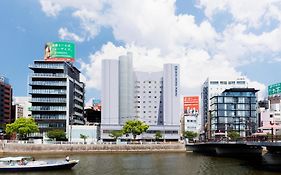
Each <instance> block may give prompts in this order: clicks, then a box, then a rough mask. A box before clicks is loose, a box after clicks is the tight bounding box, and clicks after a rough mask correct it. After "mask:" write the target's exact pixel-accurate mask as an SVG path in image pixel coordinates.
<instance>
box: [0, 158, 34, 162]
mask: <svg viewBox="0 0 281 175" xmlns="http://www.w3.org/2000/svg"><path fill="white" fill-rule="evenodd" d="M30 158H31V157H3V158H0V162H8V161H20V160H22V159H30Z"/></svg>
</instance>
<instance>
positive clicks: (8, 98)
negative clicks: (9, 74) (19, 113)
mask: <svg viewBox="0 0 281 175" xmlns="http://www.w3.org/2000/svg"><path fill="white" fill-rule="evenodd" d="M12 93H13V90H12V86H11V85H10V84H9V80H8V79H7V78H6V77H4V76H0V131H1V132H2V131H3V130H4V129H5V125H6V124H9V123H12V122H13V121H14V117H13V116H12Z"/></svg>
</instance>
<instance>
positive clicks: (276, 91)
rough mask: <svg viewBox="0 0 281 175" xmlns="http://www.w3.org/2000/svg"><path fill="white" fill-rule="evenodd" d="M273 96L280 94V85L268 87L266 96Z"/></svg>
mask: <svg viewBox="0 0 281 175" xmlns="http://www.w3.org/2000/svg"><path fill="white" fill-rule="evenodd" d="M275 94H281V83H277V84H272V85H269V86H268V96H272V95H275Z"/></svg>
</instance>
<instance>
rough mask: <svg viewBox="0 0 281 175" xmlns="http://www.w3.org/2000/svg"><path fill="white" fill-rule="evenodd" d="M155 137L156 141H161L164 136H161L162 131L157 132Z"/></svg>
mask: <svg viewBox="0 0 281 175" xmlns="http://www.w3.org/2000/svg"><path fill="white" fill-rule="evenodd" d="M154 137H155V140H159V139H161V138H162V137H163V136H162V134H161V132H160V131H156V133H155V135H154Z"/></svg>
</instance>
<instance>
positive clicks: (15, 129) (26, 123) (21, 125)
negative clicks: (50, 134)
mask: <svg viewBox="0 0 281 175" xmlns="http://www.w3.org/2000/svg"><path fill="white" fill-rule="evenodd" d="M5 131H6V133H7V134H8V135H11V134H13V133H16V134H17V135H18V136H19V139H26V138H27V135H28V134H31V133H36V132H39V128H38V126H37V124H36V123H35V121H34V119H33V118H24V117H21V118H18V119H17V120H16V121H15V122H14V123H11V124H7V125H6V130H5Z"/></svg>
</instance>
